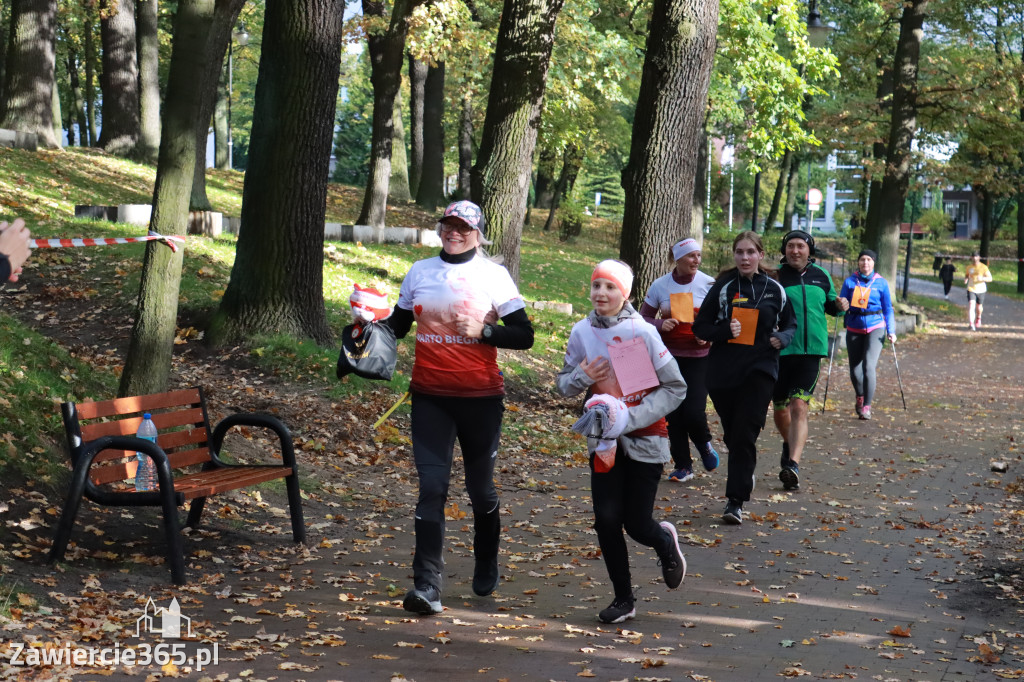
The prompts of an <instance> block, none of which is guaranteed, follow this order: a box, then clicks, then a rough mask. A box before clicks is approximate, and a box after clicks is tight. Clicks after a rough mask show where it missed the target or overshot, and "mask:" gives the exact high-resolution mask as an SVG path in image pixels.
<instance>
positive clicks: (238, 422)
mask: <svg viewBox="0 0 1024 682" xmlns="http://www.w3.org/2000/svg"><path fill="white" fill-rule="evenodd" d="M235 426H255V427H259V428H265V429H270V430H271V431H273V432H274V433H276V434H277V437H278V440H280V441H281V460H282V461H283V462H284V465H285V466H288V467H291V469H292V472H295V471H296V468H295V446H294V445H293V443H292V434H291V432H290V431H289V430H288V427H287V426H285V425H284V422H282V421H281V420H280V419H278V418H277V417H275V416H273V415H270V414H263V413H257V412H240V413H238V414H232V415H228V416H227V417H224V419H222V420H221V421H220V423H219V424H217V426H216V427H215V428H214V429H213V435H211V436H210V456H211V457H212V458H213V461H214V462H216V463H217V465H218V466H232V465H230V464H227V463H225V462H223V461H222V460H221V459H220V448H221V445H223V444H224V436H226V435H227V432H228V431H229V430H231V429H232V428H233V427H235Z"/></svg>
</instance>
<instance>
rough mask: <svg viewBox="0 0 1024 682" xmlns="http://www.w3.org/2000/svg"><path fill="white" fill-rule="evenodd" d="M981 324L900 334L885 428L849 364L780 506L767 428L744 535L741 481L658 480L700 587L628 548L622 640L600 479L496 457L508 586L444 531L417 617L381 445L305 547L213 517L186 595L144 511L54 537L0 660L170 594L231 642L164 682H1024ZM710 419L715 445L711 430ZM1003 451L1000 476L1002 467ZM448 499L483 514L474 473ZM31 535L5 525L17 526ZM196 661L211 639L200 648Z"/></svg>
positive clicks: (126, 631)
mask: <svg viewBox="0 0 1024 682" xmlns="http://www.w3.org/2000/svg"><path fill="white" fill-rule="evenodd" d="M985 314H986V325H985V328H984V331H983V332H981V333H969V332H967V331H965V330H964V327H965V325H962V324H951V325H943V326H940V328H939V329H938V331H937V333H932V334H929V335H918V336H909V337H904V338H902V339H901V340H900V342H899V345H898V352H899V354H900V355H899V364H900V369H901V371H902V379H903V387H904V391H905V394H906V401H907V405H908V410H907V411H904V410H903V408H902V402H901V399H900V392H899V387H898V383H897V380H896V376H895V372H894V367H893V363H892V355H891V353H890V351H889V349H888V347H887V348H886V350H885V356H883V360H882V362H881V365H880V369H879V389H878V395H877V397H876V400H875V404H874V408H875V418H874V420H872V421H868V422H864V421H859V420H857V419H856V418H855V417H854V416H853V409H852V405H853V393H852V389H851V388H850V382H849V379H848V368H847V367H846V365H845V363H844V362H842V361H840V362H837V364H836V366H835V367H834V368H833V370H832V375H831V387H830V390H829V409H828V411H827V412H826V413H825V414H824V415H822V414H817V413H816V414H814V415H813V417H812V420H811V437H810V441H809V444H808V450H807V451H806V452H805V456H804V461H803V463H802V467H801V475H802V477H803V478H802V481H803V483H802V485H803V489H802V490H801V491H799V492H796V493H788V492H784V491H783V490H782V487H781V485H780V483H779V481H778V479H777V469H776V466H777V458H778V452H779V443H780V441H779V438H778V437H777V435H776V434H775V433H774V431H773V430H766V431H765V432H764V433H763V434H762V437H761V440H760V443H759V446H760V448H761V452H762V456H761V458H760V463H759V467H758V471H759V474H758V481H757V487H756V489H755V491H754V499H753V500H752V501H751V502H750V503H749V505H747V509H746V510H747V511H749V517H748V519H747V520H746V521H745V522H744V524H743V525H742V526H740V527H733V526H724V525H722V524H721V523H720V520H719V515H720V513H721V511H722V508H723V507H724V499H723V497H722V495H723V492H724V484H725V467H724V466H723V467H722V468H721V469H720V470H719V471H716V472H713V473H710V474H708V473H702V474H699V475H698V478H697V479H696V480H695V481H693V482H692V483H690V484H681V485H680V484H674V483H669V482H668V481H665V482H664V483H663V484H662V487H661V491H660V497H659V499H658V502H657V506H658V509H657V510H656V516H657V517H662V518H666V519H671V520H674V521H675V522H676V523H677V526H678V527H679V529H680V532H681V536H683V537H684V538H685V544H686V546H685V547H684V551H685V552H686V556H687V560H688V562H689V573H688V576H687V578H686V580H685V582H684V583H683V585H682V587H681V588H680V589H678V590H676V591H668V590H666V589H665V587H664V585H663V584H662V582H661V579H660V571H659V568H658V566H657V562H656V557H654V556H653V555H652V553H651V552H649V551H647V550H644V549H642V548H639V547H638V546H636V545H635V544H633V543H631V545H630V547H631V553H632V565H633V579H634V583H635V584H636V586H637V587H636V594H637V596H638V598H639V600H640V601H639V602H638V604H637V618H636V619H635V620H632V621H628V622H627V623H624V624H623V625H622V626H605V625H602V624H600V623H599V622H598V621H597V620H596V614H597V612H598V611H599V610H600V609H601V608H603V607H604V606H606V605H607V603H608V602H609V601H610V595H611V588H610V585H609V584H608V579H607V575H606V573H605V569H604V565H603V563H602V562H601V560H600V558H599V557H598V556H597V554H596V537H595V535H594V533H593V531H592V529H591V519H592V514H591V511H590V499H589V490H588V486H589V483H588V475H587V474H586V471H585V469H584V467H583V466H582V465H581V464H580V463H579V462H575V463H573V462H570V461H568V460H567V459H566V458H564V457H558V456H555V455H552V456H551V457H550V458H547V459H543V458H542V459H540V461H542V462H545V464H544V465H543V466H541V467H539V468H538V467H537V464H536V463H537V462H538V453H536V452H527V451H523V450H521V449H519V447H517V444H516V443H505V444H504V445H505V447H504V452H503V454H502V471H501V473H500V476H499V482H500V484H501V487H502V508H503V511H504V526H505V529H506V533H505V538H506V541H505V542H504V544H503V548H502V556H501V564H502V571H503V579H502V582H501V584H500V586H499V589H498V591H497V592H496V593H495V595H494V596H493V597H489V598H479V597H475V596H473V595H472V592H471V590H470V585H469V583H470V578H471V573H472V557H471V550H470V545H469V543H470V542H471V532H470V531H471V525H472V522H471V518H470V517H467V518H463V519H459V520H454V521H451V522H450V523H449V534H448V545H447V546H448V549H449V553H448V555H447V571H446V579H447V584H446V586H445V590H444V594H443V598H442V599H443V603H444V605H445V607H446V609H445V611H444V613H443V614H441V615H439V616H436V617H430V618H415V617H411V616H410V614H408V613H406V612H404V611H403V610H402V608H401V598H402V596H403V594H404V592H405V590H406V589H408V588H409V586H410V575H411V570H410V565H411V560H412V556H411V550H412V546H413V538H412V534H411V528H412V507H413V502H414V499H415V488H414V485H413V482H412V481H411V479H410V476H411V475H412V474H413V472H412V470H411V469H412V468H411V465H410V464H409V463H408V461H406V460H405V459H403V458H402V457H401V456H382V457H378V458H376V459H374V458H373V457H371V456H370V455H372V454H373V452H374V447H373V444H372V443H370V444H369V446H368V452H364V453H357V454H358V455H359V457H358V458H352V459H350V460H347V461H342V462H339V464H338V465H337V466H336V467H334V468H333V469H331V470H329V471H328V470H321V471H320V472H318V474H317V475H318V476H322V478H323V479H324V480H326V481H328V482H327V484H326V487H325V488H324V489H322V490H321V491H319V492H317V493H314V494H312V495H311V498H310V500H309V501H308V503H307V504H308V506H307V516H306V520H307V523H308V525H309V528H310V540H311V542H310V547H309V548H307V549H295V548H293V547H291V546H290V545H289V543H288V535H287V529H286V527H287V521H286V519H285V518H284V517H282V516H280V514H279V511H280V510H279V509H278V508H279V507H280V506H281V504H280V502H279V501H278V500H277V499H276V498H273V497H272V496H269V495H268V497H267V499H266V500H264V499H262V498H261V499H256V496H255V495H254V494H251V493H250V494H247V495H240V496H237V497H234V498H230V499H228V500H227V501H226V502H223V503H221V504H215V505H213V517H212V518H211V519H210V520H209V523H208V525H207V527H206V529H205V530H203V531H201V532H199V533H194V534H192V535H191V536H190V537H189V539H188V541H187V548H188V551H189V552H190V557H189V561H188V564H189V575H190V577H191V578H192V579H193V582H192V584H191V585H189V586H187V587H184V588H168V587H167V585H166V582H165V581H166V579H167V572H166V568H165V567H164V566H163V565H162V563H161V562H160V560H159V553H160V552H161V551H162V544H161V543H160V542H159V540H157V541H155V542H151V543H149V544H145V545H144V546H142V547H140V548H138V549H137V550H124V549H122V548H120V547H118V544H119V543H120V542H121V541H122V540H121V539H123V538H124V537H125V536H124V535H118V529H117V528H116V526H117V525H118V524H117V519H118V517H119V516H120V517H121V518H124V519H125V524H122V525H127V524H129V523H134V522H135V518H136V517H137V518H142V519H144V520H147V522H148V523H152V524H154V525H155V524H156V521H155V517H147V516H145V515H146V514H148V510H143V511H137V510H132V511H131V513H130V514H129V513H128V512H126V511H124V510H117V511H115V512H113V513H112V514H111V513H107V512H98V511H92V510H90V511H88V512H87V514H86V516H85V517H84V518H83V521H82V522H81V523H80V524H79V526H78V528H77V530H78V533H80V534H82V535H80V536H79V538H78V539H79V540H80V542H81V543H82V545H83V549H82V550H81V554H80V556H78V557H77V558H75V557H74V555H72V560H71V561H70V562H69V563H68V564H66V565H64V566H63V567H62V568H61V570H60V571H53V570H52V569H50V568H49V567H47V566H45V565H44V564H43V563H42V562H41V560H40V559H41V556H42V553H43V552H44V551H45V546H37V545H38V543H39V541H38V539H35V540H33V541H27V542H26V547H25V548H24V552H23V560H19V561H14V562H13V564H12V565H11V566H10V567H9V575H8V576H5V579H6V581H7V584H10V583H11V581H16V580H21V581H24V584H28V585H33V586H40V587H36V590H37V591H39V592H41V593H43V594H46V592H47V590H49V591H50V596H49V598H48V599H42V600H41V602H42V604H41V605H43V606H45V607H46V608H49V609H51V610H50V612H49V613H47V612H46V611H45V609H38V608H30V607H28V606H26V608H25V613H23V614H21V620H15V621H8V622H6V623H4V635H3V637H5V638H7V641H6V642H5V644H4V646H6V647H8V652H9V651H10V646H11V645H12V643H16V642H25V641H39V640H40V639H43V640H45V639H49V638H52V637H68V636H69V633H76V634H77V635H78V636H79V639H78V640H76V641H79V642H80V643H79V644H77V645H76V646H80V647H99V646H102V645H110V646H113V643H114V642H117V643H118V644H119V645H120V646H133V645H137V644H139V642H140V640H138V639H135V638H134V628H135V622H136V619H137V618H138V616H139V615H141V613H142V611H141V607H142V605H143V604H144V603H145V600H146V598H147V597H152V598H153V599H154V601H155V602H156V603H157V605H159V606H167V605H169V603H170V600H171V598H172V597H175V598H177V599H178V600H179V602H180V604H181V611H182V613H183V614H184V615H185V616H187V617H189V618H191V624H192V626H193V631H194V632H195V633H196V634H198V635H199V636H200V637H201V638H202V639H203V640H205V641H206V642H207V643H213V642H216V643H217V646H218V654H219V662H218V664H217V665H215V666H211V667H208V668H207V669H206V670H205V671H203V673H202V675H200V673H198V672H197V671H195V670H194V669H192V670H188V669H186V668H185V667H184V666H182V667H179V668H177V669H176V670H175V669H172V668H167V669H165V670H164V671H163V673H162V674H164V675H165V676H170V675H173V674H175V673H176V674H179V675H181V676H183V677H187V678H189V679H198V678H200V677H202V676H207V679H224V680H228V679H230V680H235V679H245V680H257V679H259V680H270V679H285V680H293V679H304V680H348V681H362V680H391V679H406V680H418V681H419V682H427V681H434V680H573V679H579V678H594V679H598V680H625V679H635V680H688V679H693V680H736V681H749V680H760V679H769V678H775V677H778V676H791V677H798V676H808V677H811V678H812V679H844V678H845V679H864V680H867V679H873V680H935V681H938V680H943V681H946V680H994V679H1016V678H1022V677H1024V640H1022V639H1021V638H1022V637H1024V625H1022V623H1021V621H1022V616H1021V611H1020V610H1019V609H1020V608H1021V604H1020V603H1019V600H1018V599H1017V592H1016V589H1015V582H1014V580H1013V577H1014V576H1015V575H1016V574H1018V573H1020V567H1019V561H1020V551H1021V550H1020V547H1021V544H1020V541H1019V538H1020V535H1021V529H1020V526H1019V523H1020V521H1019V519H1020V511H1019V510H1020V508H1021V497H1020V490H1019V488H1020V486H1021V482H1020V479H1019V478H1018V477H1019V476H1020V475H1021V470H1022V465H1021V457H1020V450H1019V442H1020V440H1021V438H1022V434H1021V426H1020V408H1021V405H1024V389H1022V388H1021V387H1022V386H1024V316H1022V310H1021V306H1020V305H1019V304H1016V303H1013V302H1011V301H1006V300H1005V299H999V298H997V297H990V298H989V301H988V304H987V305H986V313H985ZM821 392H822V389H821V388H819V395H820V394H821ZM833 398H834V402H833ZM549 400H550V399H549V398H545V399H544V400H540V401H534V402H531V403H524V404H522V405H517V407H519V408H520V409H519V411H518V412H512V411H510V412H508V413H507V414H508V416H509V418H510V419H513V420H517V419H518V420H530V423H532V424H534V425H535V427H536V428H538V429H549V430H556V429H564V428H566V427H567V425H568V424H569V423H571V421H572V416H571V413H570V411H569V409H568V405H567V404H565V403H558V404H556V408H555V409H552V408H551V406H550V405H548V404H547V401H549ZM321 407H322V406H321ZM563 408H564V409H563ZM303 409H307V410H313V409H320V408H318V407H317V406H316V404H314V403H310V404H309V405H305V406H304V408H303ZM345 419H347V418H346V417H344V416H342V421H345ZM770 423H771V420H770V419H769V424H770ZM399 427H400V432H405V431H406V425H405V424H402V423H401V422H399ZM712 429H713V431H715V432H716V433H718V434H719V435H720V427H719V426H718V424H717V421H716V422H715V423H714V424H713V425H712ZM378 451H379V448H378ZM993 460H999V461H1005V462H1007V463H1008V467H1009V469H1008V471H1007V472H1006V473H994V472H992V471H991V470H990V469H991V466H990V465H991V462H992V461H993ZM317 461H319V460H317ZM452 490H453V501H454V502H456V503H457V504H458V506H459V508H460V509H462V510H467V509H468V508H469V504H468V501H467V500H466V498H465V494H464V492H462V490H461V478H458V479H456V480H454V481H453V487H452ZM23 492H24V491H23ZM50 504H53V503H52V502H51V503H50ZM453 511H454V510H453ZM31 518H33V519H35V521H34V522H35V523H36V524H37V525H36V526H35V528H36V536H33V537H34V538H35V537H39V538H42V537H46V536H47V535H48V533H49V532H50V531H49V526H50V525H51V524H52V523H54V517H53V516H52V512H48V511H47V505H46V504H41V505H40V511H39V513H38V514H36V515H35V516H33V517H31ZM14 522H15V520H14V519H12V518H11V517H10V515H9V514H8V515H7V525H8V526H11V525H12V523H14ZM92 523H95V524H96V525H95V526H93V528H92V529H89V525H90V524H92ZM101 523H103V524H106V526H103V525H99V524H101ZM111 526H114V527H113V528H111ZM104 528H105V529H106V530H105V531H103V530H102V529H104ZM122 530H123V529H122ZM97 532H106V533H107V534H106V535H104V536H98V535H96V533H97ZM24 533H28V534H31V531H30V530H29V529H25V530H24ZM127 537H129V538H130V537H131V536H127ZM119 538H121V539H119ZM108 543H109V544H108ZM9 549H10V548H9ZM100 549H106V550H108V551H110V552H111V553H112V554H113V555H114V556H117V554H118V552H124V553H129V552H132V551H136V552H139V553H140V554H141V556H143V557H151V556H154V555H155V556H156V558H155V559H153V560H152V561H151V563H152V564H153V565H145V562H144V563H143V565H141V566H139V565H137V564H136V565H134V566H133V567H126V566H125V564H124V563H123V562H121V563H119V562H118V561H110V562H108V563H104V562H103V561H102V560H98V559H96V555H95V552H96V551H98V550H100ZM90 552H91V553H93V558H92V559H90V560H89V561H87V560H86V557H85V555H86V554H89V553H90ZM90 561H91V562H92V563H90ZM97 568H99V569H100V570H97ZM70 587H75V588H77V589H74V590H71V589H69V588H70ZM55 595H57V596H55ZM143 641H151V642H153V643H157V642H159V641H160V640H159V639H154V638H153V636H150V638H149V639H148V640H143ZM165 641H167V640H165ZM173 641H174V642H178V640H173ZM201 646H208V644H200V643H195V642H190V643H188V644H187V647H186V648H187V650H188V652H189V653H191V652H192V651H193V650H194V649H196V648H197V647H201ZM193 668H194V666H193ZM96 671H97V669H96V668H88V667H80V668H78V669H68V668H53V667H50V668H14V667H11V666H7V667H5V668H4V670H3V671H2V673H0V678H2V679H8V678H18V677H19V675H20V676H22V677H23V678H24V679H70V678H75V679H99V678H100V675H99V674H97V672H96ZM154 673H155V674H156V676H157V677H159V676H160V675H161V671H160V669H159V667H158V666H148V667H143V666H135V667H130V668H125V667H123V666H122V667H120V668H118V669H117V670H115V671H114V672H113V673H112V674H109V675H102V677H103V678H104V679H111V680H122V679H125V680H127V679H133V680H135V679H147V676H149V675H153V674H154ZM149 679H155V678H153V677H150V678H149Z"/></svg>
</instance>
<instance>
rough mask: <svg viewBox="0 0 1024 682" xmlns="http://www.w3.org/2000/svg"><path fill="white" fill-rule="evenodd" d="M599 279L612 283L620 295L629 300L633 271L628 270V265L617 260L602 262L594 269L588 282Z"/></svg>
mask: <svg viewBox="0 0 1024 682" xmlns="http://www.w3.org/2000/svg"><path fill="white" fill-rule="evenodd" d="M599 278H603V279H607V280H609V281H611V282H614V283H615V286H616V287H618V289H619V291H621V292H622V295H623V296H624V297H626V298H629V292H630V291H632V289H633V271H632V270H630V269H629V266H628V265H626V264H625V263H623V262H622V261H618V260H610V259H609V260H603V261H601V262H600V263H598V264H597V267H596V268H594V274H593V275H591V276H590V281H591V282H593V281H594V280H595V279H599Z"/></svg>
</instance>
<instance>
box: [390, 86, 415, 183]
mask: <svg viewBox="0 0 1024 682" xmlns="http://www.w3.org/2000/svg"><path fill="white" fill-rule="evenodd" d="M388 194H389V195H390V196H391V198H392V199H393V200H394V201H410V200H411V199H412V194H410V193H409V158H408V156H407V155H406V153H405V126H404V125H403V124H402V91H401V90H399V91H398V92H397V93H396V94H395V128H394V131H393V137H392V138H391V178H390V180H389V181H388Z"/></svg>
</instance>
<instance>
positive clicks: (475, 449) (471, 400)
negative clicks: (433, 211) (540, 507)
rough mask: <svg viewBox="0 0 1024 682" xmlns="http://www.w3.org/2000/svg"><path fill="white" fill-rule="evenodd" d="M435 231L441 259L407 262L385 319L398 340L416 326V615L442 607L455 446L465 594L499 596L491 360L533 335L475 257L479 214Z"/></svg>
mask: <svg viewBox="0 0 1024 682" xmlns="http://www.w3.org/2000/svg"><path fill="white" fill-rule="evenodd" d="M437 230H438V233H439V234H440V236H441V241H442V244H443V246H442V251H441V253H440V255H438V256H436V257H434V258H428V259H426V260H421V261H418V262H416V263H413V266H412V267H411V268H410V269H409V273H408V274H407V275H406V276H405V279H404V280H403V281H402V288H401V291H400V292H399V295H398V304H397V305H396V306H395V309H394V312H393V313H392V315H391V317H389V318H388V320H387V322H388V324H389V325H390V326H391V328H392V329H394V331H395V335H396V336H397V337H398V338H402V337H404V336H405V335H406V334H407V333H408V332H409V329H410V328H411V327H412V323H413V321H415V322H416V356H415V360H414V362H413V367H412V380H411V381H410V384H409V390H410V392H411V393H412V449H413V459H414V460H415V463H416V474H417V476H418V478H419V499H418V501H417V502H416V516H415V528H416V553H415V556H414V558H413V563H412V566H413V589H411V590H410V591H409V592H408V593H407V594H406V595H405V600H404V601H403V606H404V608H405V610H406V611H411V612H413V613H417V614H420V615H431V614H435V613H441V611H442V608H443V607H442V605H441V590H442V589H443V587H444V585H443V581H442V571H443V568H444V558H443V556H442V552H443V551H444V532H445V521H444V507H445V503H446V502H447V500H448V486H449V483H450V479H451V470H452V458H453V451H454V446H455V439H456V438H458V440H459V445H460V446H461V450H462V460H463V464H464V466H465V471H466V491H467V492H468V493H469V499H470V502H471V503H472V505H473V530H474V539H473V554H474V557H475V559H476V564H475V569H474V572H473V592H475V593H476V594H478V595H480V596H486V595H489V594H491V593H492V592H493V591H494V590H495V589H497V587H498V580H499V577H500V572H499V569H498V545H499V540H500V533H501V521H500V519H499V509H498V508H499V501H498V493H497V490H496V489H495V485H494V467H495V463H496V462H497V457H498V438H499V435H500V433H501V418H502V413H503V412H504V410H505V408H504V404H503V397H504V394H505V388H504V384H503V381H502V375H501V372H500V371H499V370H498V363H497V354H498V348H514V349H527V348H530V347H531V346H532V345H533V326H532V325H531V323H530V319H529V318H528V317H527V316H526V311H525V308H526V306H525V304H524V303H523V298H522V296H520V294H519V291H518V290H517V289H516V285H515V282H513V281H512V277H511V276H510V275H509V273H508V271H507V270H506V269H505V268H504V267H502V266H501V265H498V264H497V263H495V262H493V261H492V260H490V259H489V258H487V257H486V255H485V254H484V253H483V252H482V250H481V248H480V247H481V245H483V244H490V242H488V241H487V240H486V238H485V235H484V232H483V230H484V216H483V212H482V211H481V210H480V207H479V206H477V205H476V204H474V203H472V202H469V201H456V202H455V203H453V204H451V205H450V206H448V208H446V209H445V211H444V215H443V217H442V218H441V220H440V222H438V224H437ZM499 319H500V320H501V322H502V324H497V321H498V320H499Z"/></svg>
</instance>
